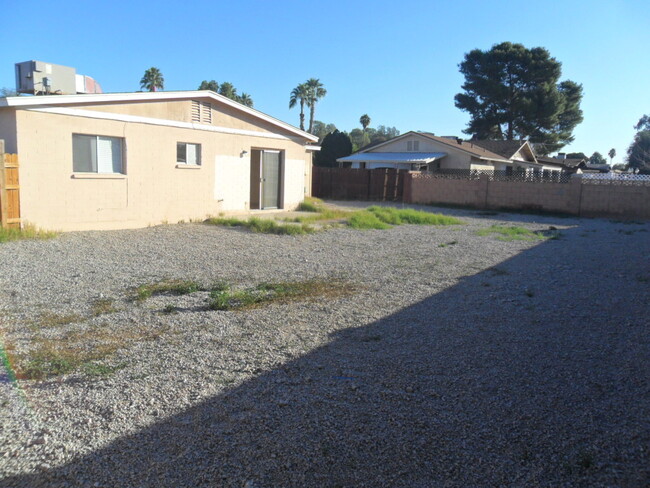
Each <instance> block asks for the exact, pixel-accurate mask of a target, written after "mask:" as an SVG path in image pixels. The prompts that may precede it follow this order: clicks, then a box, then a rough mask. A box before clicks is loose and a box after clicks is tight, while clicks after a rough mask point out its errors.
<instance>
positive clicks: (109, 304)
mask: <svg viewBox="0 0 650 488" xmlns="http://www.w3.org/2000/svg"><path fill="white" fill-rule="evenodd" d="M114 302H115V300H113V299H112V298H99V299H97V300H95V301H94V302H93V303H92V306H91V312H92V314H93V315H94V316H95V317H97V316H99V315H106V314H108V313H113V312H117V308H115V305H114Z"/></svg>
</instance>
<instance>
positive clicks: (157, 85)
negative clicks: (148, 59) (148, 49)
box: [140, 66, 165, 91]
mask: <svg viewBox="0 0 650 488" xmlns="http://www.w3.org/2000/svg"><path fill="white" fill-rule="evenodd" d="M140 88H143V89H145V90H147V91H158V90H163V89H164V88H165V78H164V77H163V74H162V73H161V72H160V70H159V69H158V68H155V67H153V66H152V67H151V68H149V69H148V70H146V71H145V72H144V76H143V77H142V79H141V80H140Z"/></svg>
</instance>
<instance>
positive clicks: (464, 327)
mask: <svg viewBox="0 0 650 488" xmlns="http://www.w3.org/2000/svg"><path fill="white" fill-rule="evenodd" d="M579 233H580V228H579V227H578V228H574V229H571V230H567V231H563V234H564V237H563V238H562V239H560V240H554V241H546V242H544V243H542V244H540V245H538V246H536V247H534V248H532V249H530V250H528V251H526V252H523V253H521V254H520V255H518V256H516V257H514V258H512V259H510V260H508V261H505V262H503V263H501V264H499V266H498V272H494V269H495V268H492V269H488V270H485V271H483V272H480V273H478V274H476V275H473V276H469V277H466V278H464V279H462V280H461V281H460V282H459V283H458V284H457V285H455V286H453V287H451V288H449V289H446V290H444V291H442V292H440V293H438V294H436V295H433V296H431V297H429V298H427V299H425V300H423V301H421V302H419V303H417V304H415V305H413V306H411V307H408V308H405V309H403V310H400V311H398V312H397V313H395V314H393V315H390V316H387V317H385V318H383V319H381V320H378V321H376V322H374V323H372V324H369V325H366V326H361V327H359V328H356V329H347V330H345V331H343V332H341V333H338V334H336V335H335V336H333V337H332V340H331V342H330V343H329V344H328V345H327V346H324V347H321V348H319V349H316V350H314V351H313V352H311V353H309V354H307V355H305V356H303V357H300V358H298V359H296V360H293V361H290V362H288V363H286V364H285V365H284V366H283V367H281V368H278V369H276V370H273V371H270V372H267V373H264V374H261V375H260V376H258V377H256V378H253V379H251V380H249V381H247V382H246V383H244V384H242V385H241V386H239V387H237V388H234V389H232V390H230V391H227V392H225V393H224V394H222V395H219V396H216V397H214V398H211V399H209V400H208V401H205V402H203V403H200V404H198V405H196V406H194V407H193V408H190V409H188V410H186V411H184V412H183V413H182V414H180V415H176V416H173V417H171V418H169V419H167V420H164V421H161V422H159V423H156V424H154V425H152V426H150V427H148V428H146V429H143V430H141V431H139V432H137V433H136V434H134V435H131V436H127V437H123V438H120V439H118V440H117V441H115V442H113V443H112V444H111V445H109V446H108V447H107V448H105V449H102V450H99V451H97V452H93V453H92V454H89V455H87V456H84V457H81V458H78V459H76V460H75V461H73V462H71V463H69V464H67V465H65V466H62V467H60V468H56V469H53V470H50V471H44V472H42V473H37V474H33V475H26V476H23V477H15V478H11V479H6V480H4V482H2V483H1V484H2V486H12V487H27V486H29V487H38V486H59V485H60V486H121V487H123V486H142V487H144V486H146V487H160V486H170V487H171V486H174V487H177V486H187V487H195V486H232V487H242V486H246V487H248V488H252V487H361V486H365V487H379V486H390V487H393V486H402V487H437V486H458V487H465V486H627V487H641V486H647V484H648V482H649V481H650V478H649V476H648V472H649V471H648V470H649V466H650V458H649V453H650V449H649V446H650V444H649V442H650V428H649V426H648V419H649V418H650V406H649V400H648V399H649V398H650V396H649V394H650V392H649V381H648V380H649V378H648V363H647V361H648V357H650V348H649V344H648V335H647V332H648V331H647V325H648V322H647V316H648V300H647V299H648V296H649V295H648V290H649V288H648V286H649V285H648V283H641V282H639V281H636V280H635V279H634V277H635V276H637V275H638V274H639V272H644V273H646V274H648V273H650V266H648V263H649V261H648V256H650V243H648V242H647V241H645V242H646V245H645V248H644V249H638V248H637V249H635V250H634V251H633V252H626V251H625V250H623V249H621V248H618V246H620V245H623V244H624V240H623V238H622V237H620V236H619V237H618V238H616V234H615V233H614V232H613V231H612V232H611V235H608V236H604V235H601V234H602V233H601V234H599V235H598V236H595V237H593V238H592V239H591V240H589V241H586V240H585V239H580V236H579V235H578V234H579ZM598 239H602V241H599V240H598ZM615 239H616V240H615ZM585 246H588V252H584V250H585ZM614 252H616V254H617V256H618V257H617V258H616V259H612V253H614ZM639 256H642V257H641V258H639ZM95 483H97V484H96V485H95Z"/></svg>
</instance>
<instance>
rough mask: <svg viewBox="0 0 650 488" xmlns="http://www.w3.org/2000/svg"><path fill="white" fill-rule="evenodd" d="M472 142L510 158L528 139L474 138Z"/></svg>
mask: <svg viewBox="0 0 650 488" xmlns="http://www.w3.org/2000/svg"><path fill="white" fill-rule="evenodd" d="M470 142H472V143H473V144H475V145H477V146H480V147H482V148H483V149H487V150H488V151H490V152H493V153H495V154H498V155H500V156H503V157H504V158H508V159H510V158H512V157H513V156H514V155H515V154H516V153H517V151H519V150H520V149H521V148H522V147H523V146H525V145H526V144H527V141H517V140H512V141H495V140H491V139H472V140H471V141H470ZM531 152H532V151H531Z"/></svg>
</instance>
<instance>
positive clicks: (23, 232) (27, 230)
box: [0, 225, 59, 242]
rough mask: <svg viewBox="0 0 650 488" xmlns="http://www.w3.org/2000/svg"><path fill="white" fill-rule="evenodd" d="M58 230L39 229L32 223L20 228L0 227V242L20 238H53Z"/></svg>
mask: <svg viewBox="0 0 650 488" xmlns="http://www.w3.org/2000/svg"><path fill="white" fill-rule="evenodd" d="M58 235H59V233H58V232H54V231H49V230H41V229H38V228H37V227H34V226H32V225H25V226H24V227H23V228H22V229H14V228H8V229H6V228H4V227H0V242H8V241H18V240H21V239H53V238H54V237H56V236H58Z"/></svg>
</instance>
